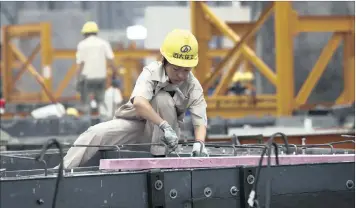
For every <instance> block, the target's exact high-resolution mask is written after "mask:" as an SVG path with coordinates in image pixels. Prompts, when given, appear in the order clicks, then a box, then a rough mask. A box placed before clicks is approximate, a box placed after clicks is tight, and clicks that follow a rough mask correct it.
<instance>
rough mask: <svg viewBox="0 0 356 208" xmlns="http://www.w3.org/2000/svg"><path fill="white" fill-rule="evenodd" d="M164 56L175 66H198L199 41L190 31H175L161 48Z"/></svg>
mask: <svg viewBox="0 0 356 208" xmlns="http://www.w3.org/2000/svg"><path fill="white" fill-rule="evenodd" d="M160 51H161V54H162V56H164V57H165V58H166V59H167V61H168V62H169V63H171V64H173V65H176V66H181V67H195V66H196V65H198V41H197V39H196V38H195V36H194V35H193V34H192V33H191V32H190V31H188V30H181V29H175V30H173V31H171V32H170V33H168V35H167V36H166V38H165V39H164V41H163V44H162V46H161V48H160Z"/></svg>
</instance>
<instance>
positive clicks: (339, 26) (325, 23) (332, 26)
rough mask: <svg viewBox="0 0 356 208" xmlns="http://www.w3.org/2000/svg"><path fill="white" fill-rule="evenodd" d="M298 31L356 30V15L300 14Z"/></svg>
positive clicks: (296, 27) (297, 22) (297, 25)
mask: <svg viewBox="0 0 356 208" xmlns="http://www.w3.org/2000/svg"><path fill="white" fill-rule="evenodd" d="M293 27H295V30H296V31H297V32H350V31H355V16H299V17H298V20H297V21H296V25H295V26H293Z"/></svg>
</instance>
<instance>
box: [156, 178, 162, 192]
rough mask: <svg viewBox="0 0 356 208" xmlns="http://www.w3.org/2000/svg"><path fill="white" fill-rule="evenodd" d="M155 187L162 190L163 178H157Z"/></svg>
mask: <svg viewBox="0 0 356 208" xmlns="http://www.w3.org/2000/svg"><path fill="white" fill-rule="evenodd" d="M155 188H156V190H157V191H159V190H161V189H162V188H163V182H162V181H161V180H157V181H156V182H155Z"/></svg>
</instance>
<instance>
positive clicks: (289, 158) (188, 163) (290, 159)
mask: <svg viewBox="0 0 356 208" xmlns="http://www.w3.org/2000/svg"><path fill="white" fill-rule="evenodd" d="M259 159H260V156H257V155H254V156H238V157H205V158H204V157H180V158H131V159H101V160H100V165H99V168H100V169H101V170H142V169H152V168H163V169H169V168H171V169H180V168H183V169H184V168H209V167H235V166H250V165H253V166H254V165H258V162H259ZM263 162H264V163H263V164H264V165H266V164H267V157H265V158H264V160H263ZM335 162H355V155H354V154H344V155H282V156H279V163H280V165H296V164H306V163H308V164H316V163H335ZM271 165H275V157H274V156H271Z"/></svg>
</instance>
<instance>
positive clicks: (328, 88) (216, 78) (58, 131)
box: [1, 1, 355, 138]
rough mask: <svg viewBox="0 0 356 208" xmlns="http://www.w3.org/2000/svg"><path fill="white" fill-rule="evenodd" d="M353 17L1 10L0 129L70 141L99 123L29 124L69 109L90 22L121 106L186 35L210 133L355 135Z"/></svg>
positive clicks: (252, 10) (236, 7) (260, 6)
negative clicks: (108, 60) (165, 46)
mask: <svg viewBox="0 0 356 208" xmlns="http://www.w3.org/2000/svg"><path fill="white" fill-rule="evenodd" d="M354 13H355V2H353V1H347V2H341V1H337V2H336V1H335V2H331V1H329V2H320V1H318V2H278V3H273V2H254V1H246V2H244V1H216V2H215V1H208V2H186V1H167V2H161V1H158V2H146V1H142V2H139V1H132V2H125V1H119V2H79V1H69V2H68V1H58V2H55V1H53V2H51V1H49V2H45V1H38V2H36V1H28V2H1V28H2V33H1V46H2V50H1V83H2V93H1V94H2V103H3V104H2V105H4V103H5V102H6V105H4V106H5V109H3V110H2V111H3V112H2V120H1V129H2V133H4V134H5V132H6V134H9V135H10V137H11V136H12V137H17V138H20V137H36V138H39V137H42V136H58V135H64V136H68V134H71V135H77V134H79V133H81V132H83V131H84V130H85V129H86V128H87V127H88V126H90V125H91V124H93V122H94V123H95V122H99V121H100V120H101V119H102V118H100V116H99V117H97V114H95V116H96V117H93V115H92V117H86V116H82V117H80V116H79V117H75V118H62V119H55V118H48V119H47V120H46V119H34V118H33V115H32V117H31V112H33V110H35V109H37V108H39V107H41V106H46V105H50V104H52V103H56V102H58V103H61V105H63V106H64V108H69V107H73V108H75V106H76V103H77V101H78V99H79V98H78V94H77V92H76V90H75V78H74V76H73V75H74V74H75V72H74V70H75V67H74V66H75V50H76V46H77V44H78V42H79V41H80V40H81V39H82V35H81V33H80V30H81V28H82V26H83V24H84V23H85V22H87V21H95V22H97V23H98V25H99V27H100V32H99V36H100V37H102V38H104V39H106V40H108V41H109V42H110V43H111V46H112V48H113V50H114V51H115V59H116V63H117V65H118V66H120V72H119V74H120V76H119V77H118V79H119V80H120V83H121V86H120V89H121V92H122V95H123V97H124V99H127V98H128V96H129V95H130V93H131V90H132V87H133V85H134V83H135V80H136V78H137V76H138V74H139V73H140V70H141V69H142V67H143V66H144V65H145V64H147V63H149V62H150V61H152V60H156V59H158V58H159V57H160V56H159V53H158V49H159V46H160V44H161V43H162V41H163V38H164V36H165V35H166V34H167V33H168V32H169V31H170V30H172V29H174V28H183V29H190V30H191V31H192V32H193V33H194V34H195V35H196V36H197V39H198V42H199V44H200V45H199V47H200V52H199V56H200V62H199V66H198V67H197V68H196V69H195V71H194V73H195V75H196V76H197V78H198V79H199V80H200V82H201V83H202V85H203V87H204V90H205V92H206V96H207V102H208V117H209V125H210V126H209V127H210V129H209V135H208V136H211V135H213V134H219V135H228V136H231V135H232V134H244V133H246V128H244V127H246V125H247V126H250V127H251V126H252V127H255V128H256V129H255V131H254V132H252V133H251V134H269V132H268V131H267V132H266V128H265V127H267V126H268V127H278V128H279V127H281V128H282V127H284V128H287V127H293V128H296V127H298V128H299V127H300V128H302V127H303V128H307V127H308V126H310V125H311V127H312V128H323V129H329V130H330V129H344V128H347V132H349V131H350V129H351V131H353V130H354V100H355V65H354V62H355V53H354V50H355V48H354V44H355V42H354V41H355V36H354V34H355V33H354V31H355V28H354ZM240 40H242V42H243V44H238V42H240ZM289 48H294V49H293V50H288V49H289ZM232 49H236V50H235V53H233V54H232V56H231V57H230V56H228V54H229V52H231V51H232ZM236 51H237V52H236ZM34 52H37V53H34ZM238 53H240V54H242V55H241V56H242V60H237V59H238V58H237V55H236V54H238ZM36 54H37V55H36ZM224 62H226V63H227V64H225V65H222V63H224ZM110 76H111V75H109V76H108V86H109V85H110V82H111V78H110ZM35 77H37V79H36V78H35ZM237 82H239V83H240V85H239V86H242V89H243V90H242V91H241V90H240V91H239V90H234V88H233V86H235V84H236V83H237ZM40 83H42V84H40ZM44 88H46V89H44ZM228 89H230V90H228ZM60 116H62V115H59V117H60ZM93 118H95V119H93ZM187 120H188V121H187V122H189V115H187ZM310 123H311V124H310ZM73 124H75V125H73ZM49 126H51V127H49ZM188 126H189V125H188ZM257 127H259V128H257ZM189 128H191V127H188V128H187V129H188V132H191V131H190V130H189ZM19 129H21V130H19ZM233 129H235V130H233ZM277 130H280V129H277ZM271 131H273V130H271ZM281 131H287V130H286V129H282V130H281ZM288 131H291V132H292V131H297V132H298V131H299V130H298V129H297V130H295V129H292V130H291V129H289V130H288ZM68 132H69V133H68ZM241 132H242V133H241ZM341 133H345V132H341ZM341 133H340V132H336V133H335V132H334V133H332V134H337V135H340V134H341ZM188 134H189V133H187V135H188ZM294 134H297V133H295V132H294ZM300 134H302V133H300ZM330 134H331V133H330ZM190 136H191V135H190ZM1 137H2V138H4V137H3V136H1ZM188 137H189V136H188Z"/></svg>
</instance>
